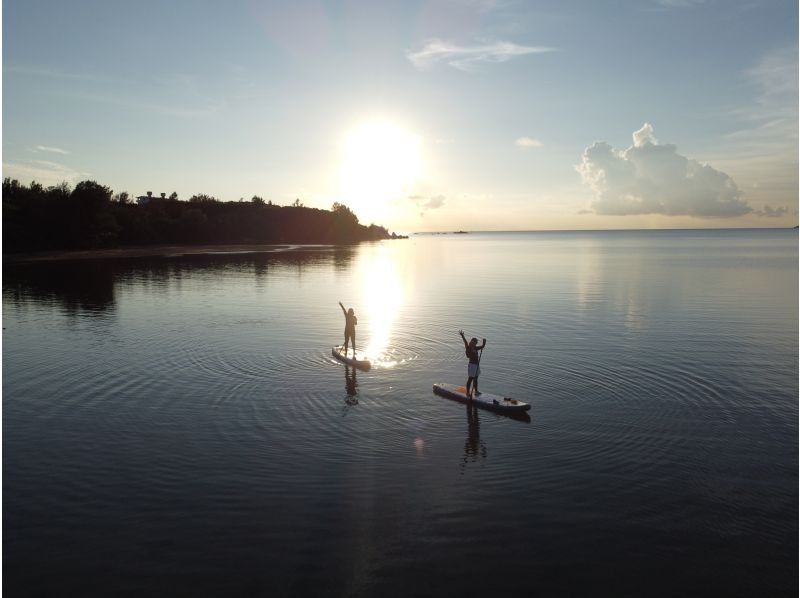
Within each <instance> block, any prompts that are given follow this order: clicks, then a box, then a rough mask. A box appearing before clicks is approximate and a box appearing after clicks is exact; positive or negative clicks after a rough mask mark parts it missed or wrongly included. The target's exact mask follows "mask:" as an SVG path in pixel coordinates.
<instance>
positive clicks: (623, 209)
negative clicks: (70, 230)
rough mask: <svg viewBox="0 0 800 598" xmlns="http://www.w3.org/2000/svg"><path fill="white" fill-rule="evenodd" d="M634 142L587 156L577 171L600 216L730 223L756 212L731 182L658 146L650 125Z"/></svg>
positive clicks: (599, 147) (594, 149)
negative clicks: (658, 216)
mask: <svg viewBox="0 0 800 598" xmlns="http://www.w3.org/2000/svg"><path fill="white" fill-rule="evenodd" d="M633 141H634V143H633V145H632V146H631V147H629V148H628V149H626V150H617V149H615V148H613V147H611V146H610V145H609V144H608V143H605V142H596V143H594V144H593V145H591V146H590V147H587V148H586V149H585V150H584V152H583V156H582V159H581V164H579V165H578V166H576V169H577V171H578V172H579V173H580V175H581V177H582V178H583V182H584V183H585V184H586V185H588V186H589V187H590V188H591V189H592V191H593V193H594V201H593V202H592V205H591V207H592V209H594V211H595V213H597V214H604V215H617V216H625V215H634V214H663V215H667V216H679V215H684V216H693V217H697V218H729V217H736V216H742V215H744V214H748V213H751V212H753V209H752V208H751V207H750V206H749V205H748V204H747V202H746V201H744V200H743V199H742V198H741V195H742V193H741V191H740V190H739V188H738V187H737V186H736V183H735V182H734V181H733V179H731V177H729V176H728V175H727V174H725V173H724V172H721V171H719V170H715V169H714V168H712V167H711V166H708V165H707V164H701V163H700V162H698V161H697V160H692V159H689V158H686V157H684V156H682V155H680V154H678V152H677V147H676V146H675V145H672V144H660V143H658V141H657V140H656V138H655V136H654V134H653V126H652V125H651V124H649V123H645V124H644V126H643V127H642V128H641V129H639V130H638V131H636V132H634V133H633Z"/></svg>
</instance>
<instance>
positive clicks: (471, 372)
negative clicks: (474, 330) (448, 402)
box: [458, 330, 486, 397]
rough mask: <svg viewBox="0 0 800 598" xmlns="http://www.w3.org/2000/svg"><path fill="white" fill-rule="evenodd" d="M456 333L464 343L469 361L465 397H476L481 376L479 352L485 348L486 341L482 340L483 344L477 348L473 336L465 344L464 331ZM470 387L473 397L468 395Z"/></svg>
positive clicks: (475, 339)
mask: <svg viewBox="0 0 800 598" xmlns="http://www.w3.org/2000/svg"><path fill="white" fill-rule="evenodd" d="M458 333H459V334H460V335H461V340H462V341H464V352H465V353H466V355H467V359H469V365H468V366H467V396H468V397H469V396H477V395H479V394H481V393H480V392H478V376H480V375H481V368H480V363H481V352H482V351H483V348H484V347H485V346H486V339H483V344H482V345H480V346H478V339H477V338H475V337H474V336H473V337H472V338H471V339H470V341H469V342H467V337H465V336H464V331H463V330H459V331H458ZM470 386H473V390H474V391H475V394H474V395H470V393H469V387H470Z"/></svg>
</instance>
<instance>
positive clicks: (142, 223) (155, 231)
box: [3, 178, 397, 253]
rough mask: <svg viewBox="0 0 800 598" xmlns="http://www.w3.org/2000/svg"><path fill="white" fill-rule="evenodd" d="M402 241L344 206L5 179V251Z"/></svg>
mask: <svg viewBox="0 0 800 598" xmlns="http://www.w3.org/2000/svg"><path fill="white" fill-rule="evenodd" d="M390 238H397V235H395V234H394V233H392V234H389V232H388V231H387V230H386V229H385V228H384V227H382V226H376V225H374V224H373V225H370V226H364V225H362V224H359V222H358V217H357V216H356V215H355V214H354V213H353V212H352V211H351V210H350V209H349V208H348V207H347V206H345V205H343V204H340V203H334V204H333V207H332V208H331V209H330V210H319V209H316V208H306V207H304V206H303V205H302V204H301V203H300V201H299V200H295V202H294V204H293V205H290V206H279V205H276V204H273V203H272V202H271V201H269V202H265V201H264V200H263V199H262V198H260V197H258V196H254V197H253V198H252V199H251V200H250V201H242V200H240V201H238V202H223V201H220V200H218V199H216V198H214V197H210V196H208V195H202V194H201V195H194V196H192V197H191V198H189V200H188V201H181V200H179V199H178V196H177V194H175V193H173V194H172V195H170V196H169V197H164V196H163V195H162V196H161V197H146V198H142V202H141V204H140V203H139V202H135V201H133V200H132V198H131V197H130V196H129V195H128V193H117V194H113V192H112V190H111V189H109V188H108V187H106V186H104V185H101V184H99V183H96V182H95V181H82V182H80V183H78V184H77V185H75V188H74V189H71V188H70V186H69V185H67V184H66V183H62V184H61V185H58V186H55V187H47V188H45V187H43V186H42V185H40V184H38V183H36V182H32V183H31V184H30V185H29V186H25V185H22V184H20V183H19V181H17V180H12V179H9V178H6V179H4V180H3V253H19V252H27V251H43V250H53V249H94V248H104V247H116V246H120V245H156V244H185V245H199V244H203V245H205V244H210V245H213V244H222V243H229V244H230V243H324V244H346V243H356V242H358V241H373V240H378V239H390Z"/></svg>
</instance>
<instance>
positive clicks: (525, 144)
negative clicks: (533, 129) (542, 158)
mask: <svg viewBox="0 0 800 598" xmlns="http://www.w3.org/2000/svg"><path fill="white" fill-rule="evenodd" d="M514 145H516V146H517V147H521V148H522V149H530V148H532V147H542V146H544V144H543V143H542V142H541V141H539V140H538V139H534V138H533V137H520V138H519V139H517V140H516V141H515V142H514Z"/></svg>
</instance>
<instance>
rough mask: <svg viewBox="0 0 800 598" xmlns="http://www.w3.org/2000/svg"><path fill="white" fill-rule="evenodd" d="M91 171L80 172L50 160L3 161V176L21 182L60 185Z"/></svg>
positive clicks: (83, 176)
mask: <svg viewBox="0 0 800 598" xmlns="http://www.w3.org/2000/svg"><path fill="white" fill-rule="evenodd" d="M90 175H91V173H88V172H80V171H77V170H74V169H72V168H70V167H69V166H65V165H63V164H59V163H58V162H50V161H48V160H31V161H28V162H3V176H4V177H10V178H12V179H17V180H19V181H21V182H27V181H36V182H37V183H41V184H42V185H45V186H48V185H59V184H61V183H63V182H67V183H75V182H77V181H78V180H83V179H85V178H87V177H88V176H90Z"/></svg>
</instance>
